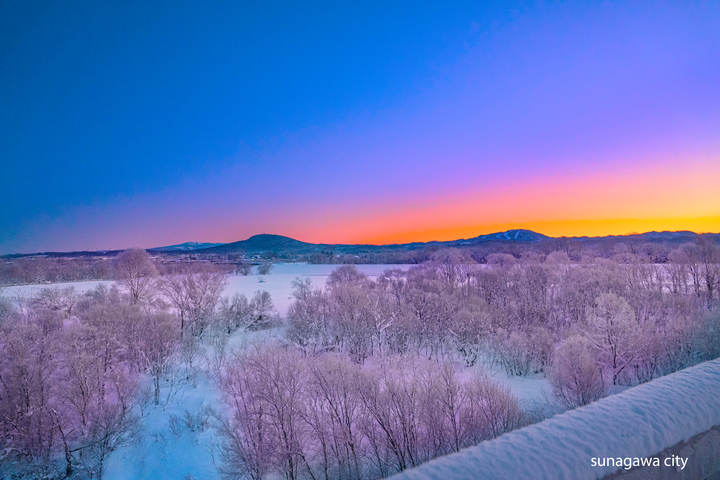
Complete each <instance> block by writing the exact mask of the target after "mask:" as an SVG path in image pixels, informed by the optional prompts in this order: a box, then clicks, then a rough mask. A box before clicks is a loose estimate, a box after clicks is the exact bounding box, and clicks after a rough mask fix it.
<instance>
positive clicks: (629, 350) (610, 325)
mask: <svg viewBox="0 0 720 480" xmlns="http://www.w3.org/2000/svg"><path fill="white" fill-rule="evenodd" d="M588 330H589V331H588V338H589V339H590V341H591V342H592V344H593V346H594V347H595V348H596V350H597V351H598V358H599V360H600V362H602V363H603V364H604V365H605V366H606V367H608V368H609V369H610V370H611V371H612V372H613V385H617V381H618V376H619V375H620V374H621V373H622V372H623V370H625V368H627V367H628V366H629V365H630V364H631V362H632V361H633V360H634V359H635V357H636V355H637V353H638V342H639V341H640V338H639V333H640V330H639V326H638V323H637V321H636V320H635V313H634V312H633V310H632V308H631V307H630V305H629V304H628V302H627V300H625V299H624V298H623V297H618V296H617V295H615V294H613V293H604V294H602V295H600V296H599V297H598V299H597V306H596V307H595V309H594V312H593V314H592V316H591V317H590V319H589V325H588Z"/></svg>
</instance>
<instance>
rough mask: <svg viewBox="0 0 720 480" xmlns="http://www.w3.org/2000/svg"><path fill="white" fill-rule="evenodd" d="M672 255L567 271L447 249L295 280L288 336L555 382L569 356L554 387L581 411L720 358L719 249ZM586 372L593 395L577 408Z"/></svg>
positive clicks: (543, 258)
mask: <svg viewBox="0 0 720 480" xmlns="http://www.w3.org/2000/svg"><path fill="white" fill-rule="evenodd" d="M670 257H671V258H672V259H673V261H672V262H670V263H667V264H661V265H659V264H654V263H644V262H640V261H639V257H630V256H628V255H626V256H625V257H624V258H625V260H626V261H625V263H619V262H618V261H616V260H608V259H604V258H585V259H584V260H583V261H582V262H581V263H571V262H570V260H569V258H568V256H567V254H566V253H564V252H552V253H550V254H549V255H525V256H523V257H522V258H520V259H518V258H516V257H514V256H512V255H509V254H497V253H496V254H491V255H489V256H488V258H487V263H486V264H485V265H478V264H474V262H473V260H472V258H470V257H468V256H467V255H465V252H463V251H458V250H444V251H439V252H437V253H436V254H435V255H433V257H432V258H431V259H430V261H428V262H426V263H424V264H422V265H419V266H416V267H412V268H410V269H409V270H408V271H401V270H387V271H386V272H385V273H384V274H383V275H382V276H380V277H379V278H378V279H377V280H374V281H373V280H370V279H368V278H367V277H365V276H364V275H362V274H361V273H359V272H358V271H357V270H356V269H355V267H354V266H350V265H348V266H343V267H339V268H338V269H336V270H335V271H334V272H333V273H332V275H331V276H330V278H329V279H328V282H327V285H326V288H325V289H324V290H320V289H313V288H312V286H311V284H310V282H309V281H300V280H298V281H296V283H295V291H294V297H295V301H294V303H293V305H292V306H291V308H290V311H289V313H288V333H287V335H288V338H289V339H290V340H291V341H293V342H294V343H295V344H296V345H298V346H299V347H300V348H301V349H303V351H305V352H306V353H317V352H324V351H341V352H346V353H347V354H348V355H349V356H350V358H352V359H353V360H354V361H355V362H359V363H362V362H364V361H365V360H366V359H368V358H370V357H373V356H387V355H392V354H399V355H405V354H412V355H414V356H418V357H426V358H428V359H439V360H445V359H453V358H456V357H457V358H460V359H462V360H463V361H464V362H465V363H466V364H467V365H468V366H470V365H474V364H475V363H476V362H477V361H478V360H484V361H487V362H489V363H491V364H493V363H494V364H499V365H501V366H502V367H503V368H504V369H505V370H506V371H507V373H508V374H510V375H528V374H533V373H540V372H548V373H550V367H551V365H552V364H553V359H554V358H557V359H563V358H564V359H565V360H566V361H564V362H563V361H560V360H558V362H557V365H556V366H555V368H554V370H553V373H552V375H549V378H550V379H551V380H552V381H553V383H554V384H555V385H556V386H557V387H558V397H559V398H560V399H562V400H563V402H565V403H566V404H568V405H569V406H576V405H579V404H584V403H587V401H589V399H596V398H598V397H599V396H601V395H602V394H603V393H604V391H605V389H604V386H605V385H606V384H619V383H621V384H633V383H638V382H646V381H648V380H651V379H652V378H654V377H656V376H658V375H663V374H666V373H669V372H673V371H675V370H678V369H680V368H684V367H686V366H688V365H691V364H694V363H697V362H700V361H703V360H705V359H709V358H715V357H717V356H718V354H720V325H719V323H718V315H717V311H716V310H714V305H716V303H717V300H718V288H717V282H718V278H720V269H719V268H718V266H719V265H720V262H718V247H716V246H713V245H709V244H704V245H702V244H700V245H698V244H691V245H685V246H682V247H680V248H678V249H677V250H674V251H672V252H670ZM633 259H634V261H629V260H633ZM575 337H577V338H575ZM581 347H582V348H581ZM580 352H582V353H580ZM563 364H565V365H567V366H568V367H567V368H563V367H562V365H563ZM578 365H581V366H584V368H582V369H581V370H580V371H581V372H586V373H585V375H586V377H587V378H584V379H582V380H583V382H584V383H587V384H588V385H589V386H588V388H587V389H586V390H588V391H590V392H591V393H590V394H588V392H585V391H584V392H582V393H581V394H580V395H579V397H578V396H575V400H569V396H568V392H567V388H566V387H567V385H568V384H569V383H571V382H573V381H575V380H577V379H573V375H577V374H578V372H575V373H573V370H572V369H573V368H576V367H577V366H578ZM590 366H594V368H590ZM570 367H572V368H570ZM583 382H581V383H583ZM562 392H564V393H562Z"/></svg>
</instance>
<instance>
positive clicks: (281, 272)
mask: <svg viewBox="0 0 720 480" xmlns="http://www.w3.org/2000/svg"><path fill="white" fill-rule="evenodd" d="M340 266H341V265H311V264H307V263H276V264H273V267H272V270H271V271H270V274H268V275H257V274H253V275H247V276H245V275H229V276H228V286H227V287H226V288H225V291H224V292H223V295H227V296H233V295H234V294H235V293H242V294H244V295H245V296H246V297H248V299H251V298H252V296H253V295H254V294H255V292H256V291H258V290H265V291H267V292H268V293H269V294H270V296H271V298H272V300H273V303H274V304H275V308H276V309H277V311H278V313H280V315H282V316H285V315H286V313H287V310H288V308H289V307H290V304H291V303H292V291H293V287H292V282H293V280H295V279H296V278H301V279H303V278H309V279H310V280H311V281H312V284H313V286H314V287H315V288H324V287H325V282H326V281H327V279H328V277H329V276H330V274H331V273H332V272H333V270H335V269H336V268H338V267H340ZM355 267H356V268H357V269H358V271H359V272H361V273H364V274H365V275H367V276H368V277H369V278H371V279H375V278H377V277H379V276H380V275H382V274H383V272H384V271H385V270H387V269H390V268H399V269H402V270H407V269H408V268H410V265H355ZM113 283H115V282H114V281H112V280H94V281H89V282H69V283H52V284H46V285H19V286H12V287H7V288H5V289H4V290H3V295H4V296H6V297H7V298H14V297H17V296H20V297H26V296H31V295H35V294H37V293H38V292H40V290H42V289H44V288H67V287H74V288H75V291H76V292H79V293H82V292H86V291H88V290H92V289H94V288H95V287H97V286H98V285H99V284H105V285H107V286H108V287H109V286H111V285H112V284H113Z"/></svg>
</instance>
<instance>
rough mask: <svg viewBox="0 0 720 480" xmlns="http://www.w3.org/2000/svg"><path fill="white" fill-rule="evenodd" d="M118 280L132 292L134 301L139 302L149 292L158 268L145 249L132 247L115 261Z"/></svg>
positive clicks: (131, 295) (131, 296)
mask: <svg viewBox="0 0 720 480" xmlns="http://www.w3.org/2000/svg"><path fill="white" fill-rule="evenodd" d="M114 268H115V272H116V276H117V279H118V281H119V282H120V283H121V284H122V285H123V286H125V288H127V289H128V291H129V292H130V298H131V299H132V301H133V303H137V302H138V301H140V299H141V298H144V297H145V296H146V295H147V294H148V293H149V292H150V287H151V285H152V283H153V279H154V277H156V276H157V275H158V271H157V268H155V264H154V263H153V261H152V259H151V258H150V254H148V253H147V252H146V251H145V250H142V249H139V248H131V249H129V250H125V251H124V252H122V253H120V254H119V255H118V256H117V258H116V259H115V262H114Z"/></svg>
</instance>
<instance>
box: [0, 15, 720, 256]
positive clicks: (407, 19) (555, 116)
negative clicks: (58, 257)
mask: <svg viewBox="0 0 720 480" xmlns="http://www.w3.org/2000/svg"><path fill="white" fill-rule="evenodd" d="M0 19H2V20H0V65H2V67H1V68H2V70H0V112H1V115H0V140H1V142H0V155H2V158H3V159H4V160H3V162H2V166H0V189H1V190H0V191H1V192H2V193H1V195H2V206H1V207H0V208H1V209H2V210H1V211H2V215H0V253H11V252H31V251H46V250H81V249H110V248H127V247H130V246H140V247H152V246H159V245H164V244H173V243H180V242H184V241H190V240H194V241H213V242H228V241H234V240H240V239H243V238H247V237H248V236H250V235H253V234H256V233H278V234H285V235H289V236H293V237H296V238H299V239H301V240H306V241H317V242H330V241H332V242H335V241H337V242H366V241H374V242H386V241H410V240H430V239H433V238H438V239H449V238H450V237H453V236H455V238H457V236H458V235H461V236H472V235H480V234H482V233H488V232H489V231H493V230H494V229H499V228H501V227H503V228H504V227H505V226H518V227H521V226H531V227H533V226H536V227H540V228H542V226H543V225H545V228H546V232H548V233H549V234H586V233H587V232H590V233H598V232H599V233H624V232H622V231H620V232H618V231H616V230H613V228H611V227H608V223H607V222H608V220H609V219H613V218H615V219H619V220H622V222H621V223H618V226H617V228H620V229H624V228H628V227H627V225H628V222H631V221H633V220H635V221H637V223H638V225H639V226H640V228H637V229H634V228H631V230H641V229H642V226H644V225H648V226H649V225H651V224H652V225H653V228H654V227H655V226H656V225H659V227H658V228H661V227H662V226H663V225H665V226H667V227H668V229H675V227H677V228H682V227H683V226H685V227H688V228H695V229H705V230H714V231H720V201H718V200H720V198H718V194H717V190H715V189H713V184H712V182H710V183H709V184H708V181H707V179H708V178H720V177H716V175H717V174H718V170H717V165H719V164H720V157H719V156H718V154H719V152H720V150H719V149H718V147H719V146H720V141H719V140H718V139H720V135H718V132H720V113H719V112H720V93H719V91H720V89H718V88H717V85H718V84H720V34H719V33H718V32H720V7H718V6H717V4H713V3H711V2H674V3H673V4H672V5H670V4H668V3H664V2H578V3H573V4H572V5H569V4H566V3H556V2H542V3H533V2H522V3H519V4H518V3H514V2H493V3H492V5H489V2H488V3H475V2H472V3H471V2H456V3H453V2H442V3H422V2H404V3H400V2H396V3H392V4H388V3H387V2H377V3H371V2H362V3H346V4H341V3H338V2H327V3H313V4H311V5H310V4H306V5H297V4H292V3H289V2H288V3H277V2H260V3H257V4H250V3H248V2H217V3H215V4H212V5H202V4H198V3H191V2H122V3H110V2H77V3H73V4H72V5H61V4H57V3H52V2H28V1H25V2H15V1H10V2H4V3H3V4H2V5H0ZM654 170H658V171H661V172H663V175H664V176H663V175H661V176H660V177H652V175H651V177H652V178H651V179H648V178H650V177H644V176H643V175H644V172H647V173H648V174H651V173H652V172H653V171H654ZM610 174H612V178H610V180H608V175H610ZM680 174H682V175H685V177H683V179H682V182H680V183H681V184H680V185H679V186H678V188H677V189H671V190H677V191H674V192H673V191H670V192H668V193H667V194H668V195H669V197H670V199H669V200H668V204H667V205H665V204H664V203H663V201H664V200H662V199H660V200H658V199H655V198H654V197H653V195H655V194H654V193H653V192H656V191H658V190H663V191H667V190H668V189H670V187H672V186H673V183H672V182H673V179H674V178H678V175H680ZM688 175H689V176H688ZM686 177H687V178H686ZM609 181H611V182H613V181H620V182H621V183H622V182H623V181H624V182H626V183H628V184H630V183H633V184H638V185H639V189H640V190H641V191H642V192H646V193H647V194H644V195H637V194H632V195H630V194H628V195H630V196H629V197H627V198H625V197H623V198H624V201H623V202H621V203H624V204H627V203H629V202H630V201H631V200H630V199H632V202H633V204H639V203H642V200H641V198H644V197H647V202H648V205H644V204H643V205H640V206H639V207H638V208H636V209H629V210H628V209H627V208H625V209H624V207H623V206H622V205H614V203H613V201H606V199H604V197H603V195H604V193H603V192H604V191H605V190H607V185H608V182H609ZM572 184H576V185H586V186H587V188H586V189H584V190H587V191H591V192H592V195H590V194H588V196H587V197H582V198H578V194H577V192H574V190H572V188H567V185H572ZM718 187H719V188H718V190H720V185H718ZM618 188H620V187H618ZM622 188H625V187H622ZM698 189H699V190H700V191H699V193H698ZM626 190H627V189H626ZM528 191H532V192H535V193H533V195H535V197H533V196H530V197H527V198H525V201H524V202H518V203H517V205H515V204H513V205H515V206H513V208H508V207H507V203H503V202H499V203H498V202H497V199H498V198H502V197H503V196H505V195H512V196H517V195H519V194H520V193H519V192H528ZM548 192H560V194H561V198H559V199H557V200H556V201H554V203H553V202H549V200H547V199H548V198H549V197H550V196H552V195H555V193H552V195H550V194H548ZM563 192H565V193H564V195H565V196H564V197H563V196H562V194H563ZM522 194H523V195H525V193H522ZM615 197H617V196H615ZM688 197H692V199H693V201H692V202H690V201H687V198H688ZM670 200H672V202H670ZM493 202H495V203H493ZM538 202H540V203H539V204H542V206H543V208H535V209H532V208H528V207H527V205H530V204H538ZM542 202H545V203H542ZM578 202H579V204H580V205H582V206H584V207H586V208H585V209H584V210H582V209H580V210H572V209H570V210H564V209H563V205H565V204H572V203H578ZM583 202H584V203H583ZM678 202H680V203H682V202H685V203H686V205H685V206H684V209H683V208H681V209H678V208H676V206H677V205H678V204H679V203H678ZM523 203H524V205H525V206H523ZM599 205H600V206H602V205H607V208H606V209H605V210H603V209H602V208H599V207H598V206H599ZM653 205H659V206H657V207H656V208H655V210H653ZM703 205H705V206H703ZM716 205H717V206H716ZM583 211H588V212H592V215H589V214H588V215H585V216H584V214H583ZM653 219H654V220H653ZM683 219H685V220H683ZM693 219H695V220H693ZM697 219H704V220H702V221H701V222H700V223H698V220H697ZM651 220H652V221H655V223H652V222H651ZM656 220H658V221H660V223H658V222H657V221H656ZM662 221H665V223H662ZM683 221H685V222H686V223H683ZM693 221H695V223H693ZM543 222H545V223H543ZM548 222H549V223H548ZM553 222H554V223H553ZM558 222H559V223H558ZM563 222H565V223H563ZM578 222H585V223H584V224H583V225H585V227H584V228H585V229H586V230H587V231H585V230H582V229H580V230H577V228H576V227H572V226H573V225H575V226H577V225H578ZM592 222H596V223H595V224H593V223H592ZM623 222H624V223H623ZM643 222H645V223H643ZM648 222H650V223H648ZM703 222H704V223H703ZM551 225H554V226H551ZM563 225H565V226H564V227H563ZM592 225H595V227H592ZM563 228H564V230H563ZM573 228H575V230H573ZM593 228H594V229H593ZM648 228H650V227H648ZM598 229H599V230H598ZM603 229H604V230H603ZM543 233H545V232H543Z"/></svg>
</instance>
